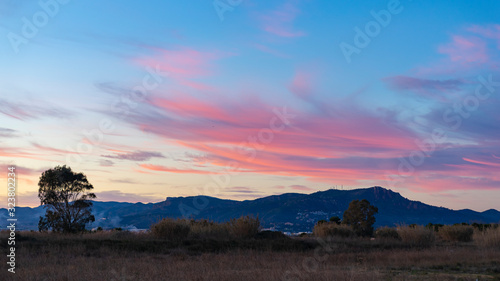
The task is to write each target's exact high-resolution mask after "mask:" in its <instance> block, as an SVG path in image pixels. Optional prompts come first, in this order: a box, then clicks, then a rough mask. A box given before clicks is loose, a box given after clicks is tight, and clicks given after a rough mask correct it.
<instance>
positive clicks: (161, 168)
mask: <svg viewBox="0 0 500 281" xmlns="http://www.w3.org/2000/svg"><path fill="white" fill-rule="evenodd" d="M139 167H141V168H143V169H146V170H150V171H155V172H167V173H176V174H212V173H213V172H210V171H203V170H193V169H177V168H171V167H165V166H161V165H153V164H141V165H139Z"/></svg>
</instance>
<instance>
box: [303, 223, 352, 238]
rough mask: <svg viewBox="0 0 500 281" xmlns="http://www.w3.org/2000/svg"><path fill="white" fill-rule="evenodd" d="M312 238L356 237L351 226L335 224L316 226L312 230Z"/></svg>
mask: <svg viewBox="0 0 500 281" xmlns="http://www.w3.org/2000/svg"><path fill="white" fill-rule="evenodd" d="M313 234H314V236H317V237H323V238H324V237H329V236H330V237H341V238H348V237H354V236H356V234H355V232H354V230H353V229H352V227H351V226H348V225H342V224H340V225H339V224H337V223H335V222H328V223H321V224H316V225H315V226H314V230H313Z"/></svg>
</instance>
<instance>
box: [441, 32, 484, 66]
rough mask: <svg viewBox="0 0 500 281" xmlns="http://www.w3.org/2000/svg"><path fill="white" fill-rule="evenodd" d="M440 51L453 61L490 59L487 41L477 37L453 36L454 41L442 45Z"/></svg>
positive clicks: (464, 61) (463, 61)
mask: <svg viewBox="0 0 500 281" xmlns="http://www.w3.org/2000/svg"><path fill="white" fill-rule="evenodd" d="M438 51H439V52H440V53H442V54H446V55H448V56H449V57H450V60H451V61H453V62H460V63H485V62H487V61H488V53H487V48H486V42H485V41H483V40H482V39H480V38H477V37H471V36H469V37H464V36H460V35H455V36H453V41H452V42H451V43H448V44H446V45H443V46H440V47H439V48H438Z"/></svg>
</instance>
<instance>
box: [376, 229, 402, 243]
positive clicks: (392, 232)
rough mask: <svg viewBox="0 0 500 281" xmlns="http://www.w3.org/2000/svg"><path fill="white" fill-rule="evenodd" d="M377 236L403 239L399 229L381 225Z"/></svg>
mask: <svg viewBox="0 0 500 281" xmlns="http://www.w3.org/2000/svg"><path fill="white" fill-rule="evenodd" d="M375 237H376V238H379V239H394V240H401V237H399V234H398V231H397V230H396V229H394V228H392V227H381V228H378V229H377V231H375Z"/></svg>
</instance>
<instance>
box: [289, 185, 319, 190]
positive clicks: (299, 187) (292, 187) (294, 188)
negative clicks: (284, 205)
mask: <svg viewBox="0 0 500 281" xmlns="http://www.w3.org/2000/svg"><path fill="white" fill-rule="evenodd" d="M290 188H291V189H293V190H300V191H313V190H315V189H314V188H310V187H308V186H305V185H299V184H294V185H291V186H290Z"/></svg>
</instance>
